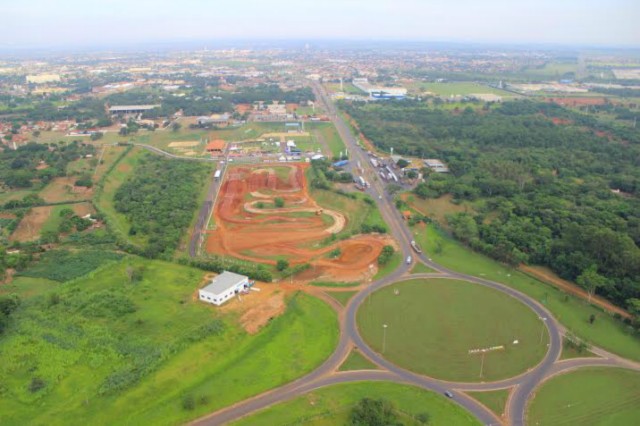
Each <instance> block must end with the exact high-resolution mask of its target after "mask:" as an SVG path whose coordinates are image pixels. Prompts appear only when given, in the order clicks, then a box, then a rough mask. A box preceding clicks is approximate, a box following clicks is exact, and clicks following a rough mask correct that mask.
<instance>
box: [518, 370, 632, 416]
mask: <svg viewBox="0 0 640 426" xmlns="http://www.w3.org/2000/svg"><path fill="white" fill-rule="evenodd" d="M639 403H640V373H639V372H637V371H630V370H623V369H619V368H583V369H580V370H576V371H572V372H569V373H566V374H562V375H559V376H556V377H552V378H551V379H549V380H548V381H546V382H544V383H543V384H542V386H541V387H540V388H539V389H538V390H537V391H536V393H535V397H534V399H533V400H532V401H531V402H530V403H529V411H528V418H529V421H530V424H532V425H540V426H545V425H561V424H567V425H568V424H580V425H584V426H595V425H599V426H605V425H611V426H614V425H615V426H625V425H629V426H632V425H636V424H638V419H640V404H639Z"/></svg>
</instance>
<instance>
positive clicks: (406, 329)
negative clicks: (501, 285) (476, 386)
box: [357, 278, 549, 382]
mask: <svg viewBox="0 0 640 426" xmlns="http://www.w3.org/2000/svg"><path fill="white" fill-rule="evenodd" d="M357 323H358V330H359V332H360V334H361V336H362V338H363V339H364V340H365V342H367V344H368V345H369V347H371V348H372V349H373V350H375V351H376V352H378V353H380V354H381V355H382V356H383V357H384V358H385V359H387V360H388V361H391V362H393V363H394V364H396V365H397V366H400V367H403V368H405V369H407V370H410V371H412V372H414V373H418V374H422V375H425V376H429V377H433V378H435V379H440V380H446V381H455V382H485V381H496V380H503V379H508V378H510V377H513V376H517V375H520V374H522V373H524V372H526V371H527V370H528V369H530V368H532V367H534V366H535V365H537V364H538V363H539V362H540V361H541V360H542V359H543V357H544V355H545V353H546V352H547V344H548V341H549V339H548V333H547V332H546V327H545V326H544V324H543V322H542V320H540V319H539V318H538V316H537V315H536V314H535V313H533V312H532V311H531V310H529V309H527V307H526V306H524V305H523V304H521V303H519V302H517V301H516V300H514V299H513V298H512V297H510V296H508V295H505V294H504V293H500V292H498V291H496V290H493V289H489V288H486V287H483V286H478V285H476V284H471V283H468V282H465V281H459V280H450V279H442V278H440V279H438V278H436V279H417V280H409V281H402V282H398V283H394V284H392V285H389V286H387V287H384V288H382V289H380V290H377V291H376V292H374V293H372V294H370V295H369V296H368V297H367V299H366V300H365V301H364V302H363V303H362V304H361V305H360V307H359V309H358V313H357Z"/></svg>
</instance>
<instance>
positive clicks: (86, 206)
mask: <svg viewBox="0 0 640 426" xmlns="http://www.w3.org/2000/svg"><path fill="white" fill-rule="evenodd" d="M72 208H73V212H74V213H75V214H76V215H78V216H80V217H83V216H86V215H87V214H94V213H95V212H96V209H94V208H93V206H92V205H91V203H78V204H73V205H72Z"/></svg>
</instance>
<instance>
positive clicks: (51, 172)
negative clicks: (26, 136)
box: [0, 141, 96, 188]
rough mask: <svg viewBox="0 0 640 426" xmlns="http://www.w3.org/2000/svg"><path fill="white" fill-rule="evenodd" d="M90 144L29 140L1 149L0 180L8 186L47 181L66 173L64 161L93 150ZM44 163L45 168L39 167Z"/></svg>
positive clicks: (23, 185)
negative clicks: (25, 142)
mask: <svg viewBox="0 0 640 426" xmlns="http://www.w3.org/2000/svg"><path fill="white" fill-rule="evenodd" d="M95 151H96V148H95V147H94V146H93V145H89V144H84V143H79V142H77V141H73V142H71V143H69V144H50V145H46V144H38V143H35V142H30V143H28V144H26V145H23V146H20V147H18V149H16V150H9V149H7V150H4V151H2V152H1V153H0V181H2V183H3V184H4V185H5V186H7V187H9V188H30V187H32V186H33V181H34V180H38V181H39V182H41V183H42V184H47V183H48V182H49V181H51V179H53V178H54V177H56V176H64V175H65V174H66V169H67V164H68V163H69V162H71V161H73V160H76V159H78V158H81V157H82V156H84V155H87V154H92V155H93V154H95ZM43 164H44V165H46V166H47V167H46V168H42V167H38V166H41V165H43Z"/></svg>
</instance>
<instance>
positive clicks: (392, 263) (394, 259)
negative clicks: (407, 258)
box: [373, 251, 404, 280]
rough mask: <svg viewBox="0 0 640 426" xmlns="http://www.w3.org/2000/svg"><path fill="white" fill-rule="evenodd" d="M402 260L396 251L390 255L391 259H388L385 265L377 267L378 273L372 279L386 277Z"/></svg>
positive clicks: (400, 254)
mask: <svg viewBox="0 0 640 426" xmlns="http://www.w3.org/2000/svg"><path fill="white" fill-rule="evenodd" d="M403 260H404V259H403V257H402V253H400V252H399V251H396V252H395V253H393V254H392V255H391V257H390V258H389V261H388V262H387V263H386V264H385V265H382V266H380V265H378V272H376V274H375V275H374V277H373V279H374V280H379V279H381V278H384V277H386V276H387V275H389V274H390V273H392V272H393V271H395V270H396V269H398V267H399V266H400V264H401V263H402V261H403Z"/></svg>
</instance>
